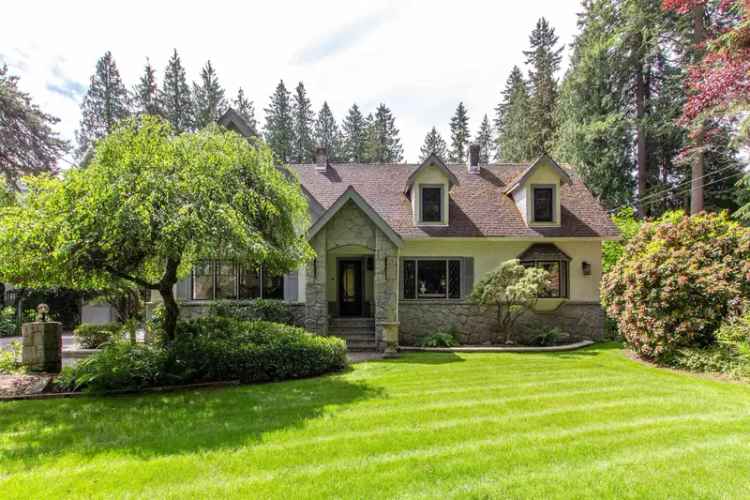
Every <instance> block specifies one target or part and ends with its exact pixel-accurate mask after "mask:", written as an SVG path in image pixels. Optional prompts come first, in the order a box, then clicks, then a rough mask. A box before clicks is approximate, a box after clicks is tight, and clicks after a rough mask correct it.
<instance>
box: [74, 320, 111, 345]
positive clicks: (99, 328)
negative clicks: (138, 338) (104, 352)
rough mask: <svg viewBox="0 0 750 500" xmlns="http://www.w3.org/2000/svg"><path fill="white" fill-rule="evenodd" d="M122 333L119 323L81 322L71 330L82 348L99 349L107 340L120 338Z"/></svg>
mask: <svg viewBox="0 0 750 500" xmlns="http://www.w3.org/2000/svg"><path fill="white" fill-rule="evenodd" d="M123 333H124V332H123V327H122V324H121V323H105V324H103V325H94V324H91V323H81V324H80V325H78V326H77V327H76V329H75V330H73V335H75V338H76V340H77V341H78V345H80V346H81V347H82V348H84V349H99V348H100V347H102V346H103V345H104V344H106V343H108V342H112V341H117V340H120V339H122V336H123Z"/></svg>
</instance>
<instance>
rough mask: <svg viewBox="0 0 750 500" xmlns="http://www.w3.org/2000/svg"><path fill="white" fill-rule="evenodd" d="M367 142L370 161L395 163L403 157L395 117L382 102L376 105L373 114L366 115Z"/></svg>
mask: <svg viewBox="0 0 750 500" xmlns="http://www.w3.org/2000/svg"><path fill="white" fill-rule="evenodd" d="M367 143H368V144H367V151H368V153H367V156H368V160H369V161H370V162H375V163H396V162H400V161H402V160H403V159H404V155H403V153H404V148H403V146H402V145H401V139H400V138H399V131H398V129H397V128H396V119H395V118H394V117H393V114H392V113H391V110H390V109H388V107H387V106H386V105H385V104H383V103H381V104H380V105H378V107H377V109H376V110H375V116H372V115H369V116H368V126H367Z"/></svg>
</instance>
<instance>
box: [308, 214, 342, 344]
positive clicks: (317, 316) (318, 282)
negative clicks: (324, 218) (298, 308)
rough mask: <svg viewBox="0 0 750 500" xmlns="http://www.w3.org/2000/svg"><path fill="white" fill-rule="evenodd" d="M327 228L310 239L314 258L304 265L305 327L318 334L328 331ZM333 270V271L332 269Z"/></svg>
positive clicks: (324, 333)
mask: <svg viewBox="0 0 750 500" xmlns="http://www.w3.org/2000/svg"><path fill="white" fill-rule="evenodd" d="M326 231H327V228H323V229H321V230H320V231H319V232H318V234H316V235H315V237H314V238H313V239H312V240H311V241H310V246H312V248H313V250H314V251H315V259H313V261H312V262H310V263H309V264H308V265H307V266H305V273H306V275H305V301H306V307H305V328H306V329H307V330H308V331H310V332H313V333H317V334H318V335H326V334H327V333H328V299H327V298H326V260H327V258H328V257H327V249H328V246H327V238H326ZM334 272H335V271H334Z"/></svg>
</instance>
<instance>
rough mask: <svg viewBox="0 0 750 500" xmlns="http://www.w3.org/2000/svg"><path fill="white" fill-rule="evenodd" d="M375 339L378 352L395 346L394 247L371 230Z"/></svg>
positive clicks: (379, 233) (396, 304)
mask: <svg viewBox="0 0 750 500" xmlns="http://www.w3.org/2000/svg"><path fill="white" fill-rule="evenodd" d="M374 278H375V279H374V288H375V290H374V292H375V340H376V342H377V345H378V350H379V351H385V350H386V349H388V351H391V350H392V351H393V352H394V353H395V350H396V348H397V347H398V329H399V323H398V248H397V247H396V245H394V244H393V243H392V242H391V240H389V239H388V237H386V235H385V234H383V232H382V231H380V230H376V231H375V277H374Z"/></svg>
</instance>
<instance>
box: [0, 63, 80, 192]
mask: <svg viewBox="0 0 750 500" xmlns="http://www.w3.org/2000/svg"><path fill="white" fill-rule="evenodd" d="M58 121H59V120H58V119H57V118H55V117H54V116H52V115H48V114H47V113H44V112H42V110H41V109H39V106H37V105H36V104H34V103H33V102H32V101H31V96H30V95H29V94H27V93H25V92H23V91H21V90H20V89H19V88H18V77H17V76H11V75H9V74H8V67H7V66H2V67H0V179H2V180H4V182H3V183H2V184H1V185H0V188H6V186H7V189H9V190H14V189H18V180H19V178H20V177H21V176H23V175H31V174H38V173H42V172H53V171H54V170H55V164H56V162H57V159H58V158H60V156H62V155H63V154H64V153H65V152H67V150H68V143H67V142H65V141H64V140H62V139H60V137H59V136H58V134H57V133H56V132H55V131H53V130H52V126H53V125H55V124H56V123H57V122H58ZM0 191H5V189H0Z"/></svg>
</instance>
